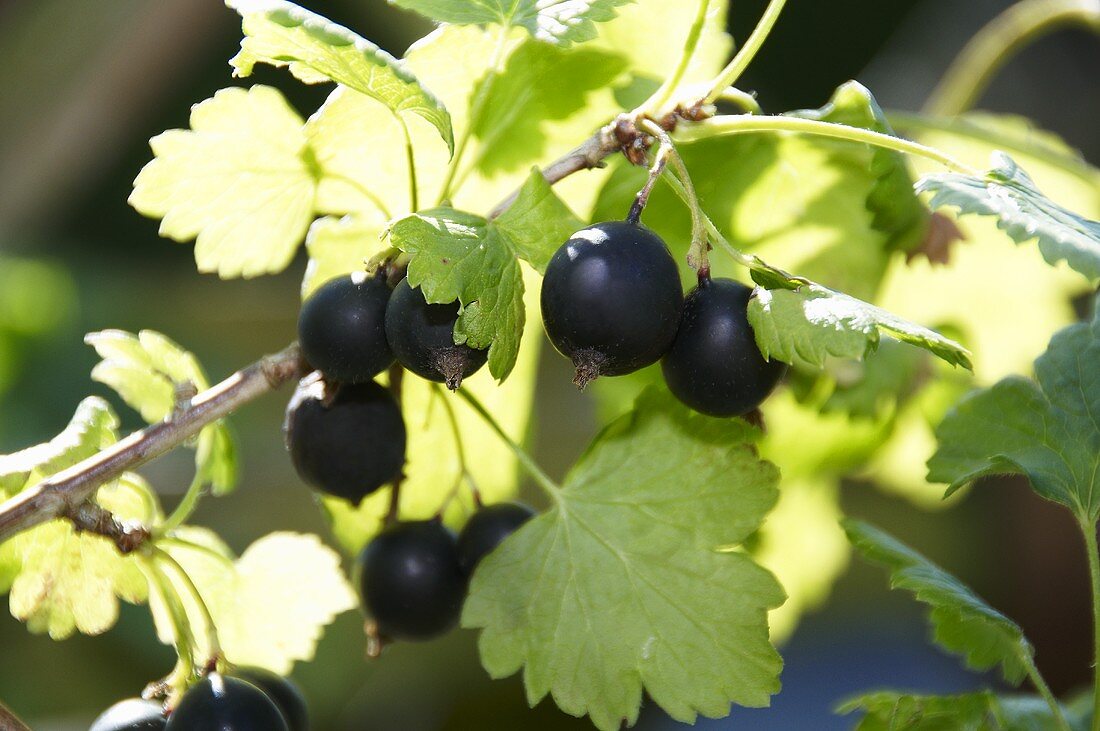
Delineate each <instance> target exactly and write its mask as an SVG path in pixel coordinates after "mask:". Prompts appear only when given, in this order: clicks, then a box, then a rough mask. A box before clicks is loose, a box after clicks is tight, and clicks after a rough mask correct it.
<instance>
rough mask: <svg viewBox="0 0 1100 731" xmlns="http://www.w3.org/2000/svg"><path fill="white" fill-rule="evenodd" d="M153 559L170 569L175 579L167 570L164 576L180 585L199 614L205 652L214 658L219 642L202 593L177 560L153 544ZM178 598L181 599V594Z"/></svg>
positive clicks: (173, 583) (218, 651)
mask: <svg viewBox="0 0 1100 731" xmlns="http://www.w3.org/2000/svg"><path fill="white" fill-rule="evenodd" d="M152 555H153V560H154V561H155V562H159V563H161V564H163V565H164V566H165V567H166V568H167V569H168V571H170V572H171V573H172V574H173V575H174V577H175V579H174V580H173V579H172V577H168V576H167V574H168V572H167V571H166V572H164V575H165V577H166V578H168V580H169V582H170V583H171V585H172V586H173V587H182V588H183V591H184V592H186V594H187V598H188V599H189V600H190V602H191V604H192V605H193V606H194V608H195V609H196V610H197V611H198V613H199V616H200V617H201V618H202V623H203V629H204V630H205V631H206V648H205V649H206V652H207V654H208V655H209V656H210V657H211V658H215V657H218V656H220V655H221V653H222V650H221V643H220V642H218V628H217V627H216V626H215V624H214V617H213V615H211V614H210V608H209V607H208V606H207V605H206V601H205V600H203V598H202V594H200V593H199V589H198V587H197V586H195V582H194V581H192V580H191V577H190V576H189V575H188V574H187V571H185V570H184V568H183V567H182V566H180V564H179V562H178V561H176V559H174V558H173V557H172V555H171V554H170V553H168V552H167V551H165V550H164V549H162V548H158V547H156V546H153V552H152ZM178 596H180V599H181V601H182V595H178Z"/></svg>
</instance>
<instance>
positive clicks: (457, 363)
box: [386, 279, 488, 391]
mask: <svg viewBox="0 0 1100 731" xmlns="http://www.w3.org/2000/svg"><path fill="white" fill-rule="evenodd" d="M457 320H458V302H451V303H448V304H443V305H440V304H428V303H427V302H426V301H425V300H424V295H423V294H421V292H420V290H419V289H416V288H413V287H411V286H410V285H409V280H408V279H402V280H401V282H400V284H398V285H397V287H395V288H394V290H393V294H391V295H390V303H389V305H388V306H387V307H386V339H387V341H388V342H389V344H390V348H391V349H392V350H393V355H394V357H395V358H397V362H398V363H400V364H401V365H403V366H404V367H405V368H407V369H409V370H410V371H412V372H413V373H415V374H416V375H418V376H420V377H421V378H427V379H428V380H429V381H436V382H438V383H446V384H447V388H449V389H451V390H452V391H453V390H455V389H456V388H458V387H459V385H460V384H461V383H462V379H463V378H465V377H467V376H470V375H473V374H474V372H475V371H477V370H478V369H479V368H481V366H483V365H485V359H486V358H487V357H488V351H487V350H477V349H475V348H471V347H470V346H468V345H456V344H455V340H454V329H455V322H456V321H457Z"/></svg>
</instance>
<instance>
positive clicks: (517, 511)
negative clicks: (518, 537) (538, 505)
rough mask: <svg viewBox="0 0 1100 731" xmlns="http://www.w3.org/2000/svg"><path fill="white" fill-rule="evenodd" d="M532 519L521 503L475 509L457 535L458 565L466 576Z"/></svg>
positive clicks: (531, 514)
mask: <svg viewBox="0 0 1100 731" xmlns="http://www.w3.org/2000/svg"><path fill="white" fill-rule="evenodd" d="M533 517H535V511H534V510H532V509H531V508H530V507H528V506H526V505H523V504H521V503H497V504H495V505H486V506H484V507H481V508H478V510H477V512H475V513H474V514H473V515H472V516H470V519H469V520H468V521H466V525H465V526H463V527H462V531H461V532H460V533H459V534H458V562H459V564H460V565H461V566H462V570H463V571H465V572H466V573H467V574H470V573H473V570H474V568H475V567H476V566H477V565H478V563H480V562H481V559H483V558H485V557H486V556H488V555H489V553H490V552H492V551H493V549H495V548H496V547H497V546H499V545H500V544H501V542H503V541H504V539H505V538H507V537H508V536H510V535H512V534H513V533H515V532H516V531H517V530H518V529H519V527H520V526H521V525H523V524H524V523H526V522H527V521H529V520H530V519H531V518H533Z"/></svg>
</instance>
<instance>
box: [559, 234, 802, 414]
mask: <svg viewBox="0 0 1100 731" xmlns="http://www.w3.org/2000/svg"><path fill="white" fill-rule="evenodd" d="M751 296H752V289H751V288H749V287H746V286H745V285H743V284H741V283H739V282H735V281H733V280H731V279H711V278H710V276H709V274H706V273H702V274H701V275H700V277H699V285H698V286H697V287H696V288H695V289H693V290H692V291H691V292H689V293H688V295H687V297H685V296H684V292H683V289H682V288H681V285H680V275H679V271H678V269H677V266H676V261H675V260H674V259H673V258H672V255H671V254H670V253H669V251H668V248H667V247H666V246H665V243H664V242H663V241H662V240H661V238H660V237H659V236H657V234H655V233H654V232H653V231H651V230H650V229H648V228H646V227H645V226H642V225H641V224H638V223H632V222H629V221H609V222H606V223H598V224H595V225H593V226H589V227H588V228H585V229H581V230H580V231H578V232H577V233H575V234H573V236H572V237H571V238H570V239H569V240H568V241H566V242H565V244H564V245H563V246H562V247H561V248H560V249H558V251H557V252H556V253H555V254H554V256H553V258H552V259H551V260H550V264H549V266H548V267H547V268H546V276H545V278H544V279H543V282H542V319H543V324H544V325H545V326H546V334H547V336H549V338H550V340H551V342H553V343H554V346H555V347H556V348H557V349H558V351H559V352H561V353H562V355H565V356H566V357H568V358H571V359H572V360H573V364H574V366H576V377H575V379H574V383H576V384H577V385H578V386H580V387H581V388H583V387H584V386H585V385H586V384H587V383H589V382H590V381H591V380H593V379H594V378H596V377H598V376H620V375H624V374H626V373H632V372H634V371H636V370H639V369H641V368H644V367H645V366H648V365H651V364H653V363H656V362H657V361H658V360H660V361H661V371H662V372H663V374H664V378H665V383H667V384H668V388H669V390H670V391H671V392H672V393H673V394H674V395H675V396H676V397H677V398H678V399H680V400H681V401H683V402H684V403H685V404H687V405H688V406H690V407H691V408H693V409H695V410H696V411H699V412H701V413H704V414H709V415H710V416H725V417H728V416H741V415H744V414H747V413H749V412H751V411H753V410H754V409H756V407H758V406H759V405H760V404H761V402H763V401H764V399H765V398H767V396H768V394H769V393H771V392H772V389H774V388H775V386H776V384H777V383H778V382H779V379H780V378H782V377H783V374H784V373H785V372H786V365H784V364H783V363H781V362H779V361H769V360H767V359H765V358H764V356H763V355H761V353H760V350H759V348H757V346H756V339H755V336H754V334H753V331H752V327H751V326H750V325H749V320H748V304H749V299H750V297H751Z"/></svg>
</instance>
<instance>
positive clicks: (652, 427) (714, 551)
mask: <svg viewBox="0 0 1100 731" xmlns="http://www.w3.org/2000/svg"><path fill="white" fill-rule="evenodd" d="M757 437H758V432H757V431H756V430H755V429H753V428H752V427H750V426H749V425H747V424H745V423H744V422H742V421H740V420H721V419H711V418H708V417H704V416H701V415H698V414H694V413H692V412H690V411H689V410H688V409H686V408H685V407H683V406H681V405H679V404H676V403H673V402H672V399H671V398H670V397H668V396H667V395H665V394H661V393H660V392H659V391H657V390H655V389H652V390H648V391H647V392H646V393H645V394H644V395H643V396H642V397H641V398H640V399H639V401H638V404H637V408H636V410H635V411H634V412H632V413H630V414H628V415H626V416H624V417H622V418H621V419H619V420H617V421H615V422H614V423H613V424H612V425H611V426H609V427H608V428H607V429H605V430H604V432H603V433H602V434H601V435H600V436H599V437H597V439H596V440H595V441H594V442H593V444H592V446H591V447H590V448H589V449H588V451H587V452H586V453H585V455H584V456H583V457H582V458H581V460H580V461H579V462H578V463H577V465H576V466H575V467H574V468H573V470H572V471H571V472H570V474H569V476H568V478H567V480H566V484H565V487H564V489H563V490H562V491H561V492H560V494H558V496H557V500H556V501H555V504H554V506H553V507H552V508H551V509H550V510H549V511H547V512H545V513H543V514H541V515H539V516H538V517H536V518H535V519H534V520H532V521H530V522H529V523H527V524H526V525H524V526H523V527H522V528H521V529H520V530H519V531H518V532H516V533H514V534H513V535H512V536H510V537H509V538H508V539H506V540H505V542H504V543H503V544H502V545H501V546H500V548H498V549H497V550H495V551H494V552H493V553H491V554H490V555H489V556H488V557H487V558H486V559H485V560H484V562H483V563H482V564H481V565H480V566H479V567H478V570H477V571H476V572H475V573H474V576H473V579H472V583H471V586H470V593H469V596H468V598H467V600H466V605H465V610H464V613H463V625H464V626H467V627H477V628H481V629H482V630H483V631H482V634H481V638H480V642H479V648H480V652H481V659H482V664H483V665H484V666H485V667H486V669H487V670H488V671H489V673H490V675H492V676H493V677H504V676H507V675H511V674H513V673H515V672H517V671H519V670H520V669H521V668H523V670H524V682H525V685H526V688H527V697H528V701H529V702H530V703H531V704H532V705H534V704H535V703H537V702H538V701H539V700H541V699H542V698H543V697H544V696H546V695H547V694H548V693H549V694H551V695H552V696H553V698H554V700H555V702H556V703H557V704H558V706H559V707H560V708H561V709H562V710H564V711H565V712H567V713H570V714H573V715H582V714H585V713H587V714H589V715H590V716H591V718H592V721H593V723H595V725H596V726H597V727H599V728H601V729H617V728H619V727H620V726H621V724H623V723H624V722H625V723H626V724H627V725H629V724H631V723H633V722H634V721H635V720H636V719H637V717H638V710H639V706H640V704H641V701H642V692H643V689H644V690H645V692H647V693H648V694H649V696H650V697H651V698H652V699H653V700H654V701H655V702H656V703H657V704H658V705H659V706H661V708H663V709H664V710H665V711H666V712H667V713H669V714H670V715H671V716H672V717H673V718H675V719H677V720H680V721H692V720H693V719H694V718H695V717H696V714H697V713H702V714H704V715H707V716H713V717H718V716H724V715H726V714H727V713H728V712H729V705H730V703H731V702H733V703H738V704H741V705H748V706H764V705H767V704H768V702H769V697H770V696H771V695H772V694H773V693H775V692H777V691H778V690H779V680H778V674H779V670H780V666H781V660H780V658H779V655H778V654H777V653H776V652H775V650H774V648H773V647H772V646H771V644H770V643H769V642H768V623H767V611H768V610H769V609H772V608H774V607H776V606H778V605H779V604H781V603H782V601H783V591H782V589H781V588H780V587H779V585H778V583H777V582H776V581H775V579H774V577H773V576H772V575H771V574H770V573H768V572H767V571H765V570H764V569H762V568H760V567H759V566H758V565H757V564H755V563H754V562H753V561H752V559H750V558H749V557H748V556H746V555H745V554H743V553H740V552H738V551H735V550H733V547H734V546H736V545H738V544H740V543H741V542H742V541H744V540H745V539H746V538H747V537H748V536H749V535H750V534H751V533H752V532H753V531H755V530H756V529H757V528H758V527H759V526H760V523H761V522H762V520H763V519H764V516H765V515H766V514H767V513H768V511H769V510H770V509H771V508H772V507H773V506H774V504H775V502H776V497H777V490H776V482H777V479H778V473H777V471H776V469H775V468H774V467H773V466H772V465H771V464H769V463H767V462H764V461H763V460H761V459H760V458H759V457H758V456H757V455H756V451H755V449H754V447H753V444H752V443H753V441H754V440H755V439H756V438H757ZM720 548H724V549H725V550H719V549H720Z"/></svg>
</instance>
